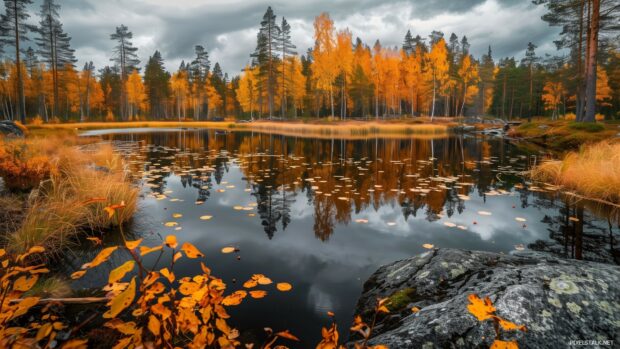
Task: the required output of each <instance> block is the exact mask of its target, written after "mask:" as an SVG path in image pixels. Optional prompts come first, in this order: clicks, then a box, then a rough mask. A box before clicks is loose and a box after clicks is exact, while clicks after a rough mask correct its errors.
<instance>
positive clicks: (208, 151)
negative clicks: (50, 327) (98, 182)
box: [76, 130, 620, 347]
mask: <svg viewBox="0 0 620 349" xmlns="http://www.w3.org/2000/svg"><path fill="white" fill-rule="evenodd" d="M104 138H105V139H107V140H110V141H115V142H117V143H116V144H117V146H118V149H119V150H121V151H123V152H124V153H125V154H126V156H127V158H128V160H129V161H130V169H131V171H132V173H134V174H135V176H136V178H137V179H138V180H140V181H141V182H142V183H143V195H144V199H143V200H142V202H141V209H140V212H139V214H138V216H137V218H136V220H135V222H134V225H135V226H134V227H133V229H132V230H133V232H134V233H135V234H136V235H140V236H142V237H144V238H145V240H147V241H148V240H149V239H150V240H152V241H159V240H160V239H161V237H160V236H162V235H166V234H169V233H175V234H177V235H178V236H179V239H180V240H185V241H190V242H192V243H193V244H195V245H196V246H198V247H199V248H200V249H201V250H202V251H203V252H205V253H206V255H207V259H208V263H209V265H210V266H212V267H213V270H214V273H215V274H216V275H219V276H221V277H223V278H224V280H226V281H227V282H229V283H233V284H234V282H233V281H235V280H244V279H245V278H247V277H249V276H250V275H252V274H253V273H264V274H267V275H268V276H270V277H271V278H273V279H274V280H280V281H287V282H291V283H292V284H293V285H294V289H293V291H292V292H290V293H287V294H285V295H281V294H278V295H275V294H274V295H273V297H272V298H270V297H266V298H265V299H262V300H260V302H257V303H253V302H251V304H248V305H245V304H244V305H243V306H242V307H240V308H239V309H235V310H234V311H235V312H236V315H238V318H239V319H241V320H239V321H240V323H238V326H240V327H242V328H246V329H252V328H258V329H260V328H262V327H264V326H265V325H269V326H271V327H274V328H275V329H284V328H288V329H290V330H291V331H293V333H295V334H297V335H299V336H300V337H302V338H306V339H307V340H308V342H305V343H304V344H302V346H303V347H312V343H313V341H314V340H315V339H317V337H318V336H319V333H320V326H321V325H322V324H325V322H326V321H327V318H326V315H325V312H326V311H328V310H331V311H335V312H336V313H337V314H338V315H339V317H338V319H339V325H340V328H347V327H348V325H349V321H350V319H351V318H352V316H353V307H354V305H355V300H356V298H357V297H358V296H359V294H360V291H361V287H362V284H363V282H364V281H365V280H366V278H367V277H368V276H370V274H371V273H372V272H373V271H374V270H376V268H378V267H379V266H380V265H382V264H385V263H389V262H393V261H395V260H398V259H402V258H407V257H410V256H412V255H415V254H417V253H420V252H423V251H424V248H423V247H422V245H423V244H425V243H428V244H433V245H435V246H437V247H452V248H464V249H472V250H486V251H496V252H503V253H509V252H510V251H512V250H515V249H528V248H529V249H533V250H539V251H545V252H549V253H553V254H557V255H561V256H564V257H568V258H576V259H586V260H596V261H601V262H606V263H617V262H619V261H620V259H619V253H618V247H617V245H618V244H617V239H618V234H619V233H620V227H619V226H618V217H617V212H613V211H612V210H610V209H609V208H606V207H599V206H593V205H592V204H590V203H585V202H577V201H575V200H574V199H573V198H572V197H571V196H569V195H564V194H562V193H559V192H558V190H557V188H553V187H551V186H545V185H542V184H532V183H529V182H528V181H527V180H526V179H524V177H523V176H522V175H521V173H522V172H523V171H526V170H527V169H528V168H529V166H530V163H532V162H533V161H540V155H539V154H529V153H525V152H523V151H520V150H519V149H517V148H516V147H514V146H511V145H510V144H506V143H504V142H503V141H501V140H490V139H480V138H472V137H462V136H459V137H457V136H455V137H449V138H444V139H438V140H429V139H416V138H411V139H381V138H371V139H363V140H345V139H312V138H298V137H285V136H281V135H272V134H264V133H260V134H259V133H255V134H253V133H251V132H217V131H212V130H203V131H189V130H182V131H177V132H146V133H139V134H133V133H116V134H110V135H106V136H104ZM175 212H178V213H182V214H183V217H182V218H180V219H177V221H178V222H179V226H178V227H174V228H169V227H165V226H164V225H163V223H164V222H166V221H170V220H174V218H173V217H172V215H173V213H175ZM205 215H208V216H212V219H209V220H201V219H200V217H203V216H205ZM175 229H178V230H175ZM231 245H232V246H237V247H239V248H240V250H241V253H240V257H241V259H240V260H234V258H231V257H230V256H228V255H222V254H221V253H219V249H220V248H221V247H223V246H231ZM76 264H78V265H79V263H78V262H77V261H76ZM181 267H182V268H185V273H186V274H191V273H192V270H193V269H192V268H195V266H194V265H191V264H187V265H185V266H184V267H183V264H181ZM93 282H94V283H95V281H94V280H93ZM237 286H238V287H241V286H240V285H237ZM237 286H233V287H232V289H235V287H237ZM274 292H276V291H274Z"/></svg>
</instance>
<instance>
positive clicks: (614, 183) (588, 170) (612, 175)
mask: <svg viewBox="0 0 620 349" xmlns="http://www.w3.org/2000/svg"><path fill="white" fill-rule="evenodd" d="M532 178H534V179H536V180H541V181H544V182H550V183H553V184H555V185H560V186H562V187H564V188H566V189H569V190H573V191H575V192H576V193H577V194H579V195H582V196H585V197H587V198H591V199H596V200H603V201H608V202H612V203H615V204H620V143H618V142H612V141H603V142H599V143H596V144H590V145H585V146H582V147H581V149H580V150H579V152H571V153H568V154H567V155H566V156H565V157H564V160H561V161H549V162H545V163H543V164H541V165H539V166H537V167H536V168H534V169H533V170H532Z"/></svg>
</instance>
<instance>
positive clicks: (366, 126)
mask: <svg viewBox="0 0 620 349" xmlns="http://www.w3.org/2000/svg"><path fill="white" fill-rule="evenodd" d="M451 126H452V123H451V122H445V121H440V122H434V123H431V122H430V121H429V120H426V119H416V120H390V121H368V122H366V121H327V120H319V121H309V122H304V121H298V122H295V121H287V122H276V121H255V122H249V123H239V122H229V121H221V122H214V121H183V122H179V121H132V122H86V123H66V124H44V125H39V126H33V127H30V129H31V130H32V132H35V133H36V132H41V131H44V130H46V129H47V130H49V129H64V130H94V129H108V128H111V129H114V128H178V127H186V128H213V129H220V130H251V131H256V132H270V133H278V134H283V135H289V136H317V137H321V136H338V137H367V136H373V135H387V136H389V135H401V136H402V135H429V136H433V135H445V134H447V132H448V130H449V128H450V127H451Z"/></svg>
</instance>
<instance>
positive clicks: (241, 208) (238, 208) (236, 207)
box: [233, 206, 243, 211]
mask: <svg viewBox="0 0 620 349" xmlns="http://www.w3.org/2000/svg"><path fill="white" fill-rule="evenodd" d="M233 209H234V210H235V211H241V210H243V206H235V207H233Z"/></svg>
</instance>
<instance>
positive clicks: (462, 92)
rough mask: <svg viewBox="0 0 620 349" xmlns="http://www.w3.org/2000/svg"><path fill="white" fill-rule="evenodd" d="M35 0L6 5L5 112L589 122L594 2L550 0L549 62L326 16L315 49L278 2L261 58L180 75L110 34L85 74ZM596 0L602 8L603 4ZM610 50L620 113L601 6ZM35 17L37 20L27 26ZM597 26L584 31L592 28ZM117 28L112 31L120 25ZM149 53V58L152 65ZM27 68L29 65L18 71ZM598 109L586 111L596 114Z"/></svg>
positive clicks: (264, 33)
mask: <svg viewBox="0 0 620 349" xmlns="http://www.w3.org/2000/svg"><path fill="white" fill-rule="evenodd" d="M30 2H31V1H28V0H20V1H7V2H6V3H7V5H6V6H7V7H6V8H7V13H6V14H5V15H4V16H3V17H2V21H3V22H2V23H3V28H4V34H3V35H4V37H3V40H2V42H3V44H4V45H3V47H4V51H5V54H4V57H5V60H4V61H3V62H2V66H1V67H0V77H1V79H2V80H1V81H0V82H1V90H0V93H1V101H2V103H1V114H2V116H3V118H4V119H9V120H12V119H15V120H22V121H23V122H26V121H30V122H50V121H52V122H59V121H70V120H72V121H87V120H88V121H103V120H105V121H113V120H117V121H123V120H125V121H126V120H169V119H177V120H188V119H193V120H219V119H222V118H237V119H247V118H250V119H261V118H274V117H277V118H283V119H292V118H319V117H325V116H334V117H338V118H341V119H347V118H368V117H374V118H385V117H394V116H405V115H409V116H412V115H413V116H420V115H427V116H469V115H494V116H497V117H500V118H503V119H512V118H519V117H532V116H543V115H546V116H550V117H552V118H558V117H560V116H564V115H567V114H570V115H573V117H576V115H578V116H579V117H578V119H582V118H586V117H588V118H590V117H593V116H594V114H592V115H590V114H587V113H586V109H587V108H586V107H585V105H586V94H585V92H586V87H585V86H586V81H587V80H588V76H589V75H588V74H590V75H592V74H593V73H591V72H590V71H589V70H586V67H589V65H588V64H589V62H588V59H589V57H590V56H589V55H588V54H587V52H586V51H587V49H588V47H589V45H590V43H591V39H593V38H590V34H589V33H590V31H589V30H587V28H588V25H589V23H590V21H591V20H590V18H589V17H587V15H586V13H590V12H591V8H590V7H591V4H590V3H591V2H590V1H586V2H584V1H582V2H581V4H580V5H579V2H575V4H576V5H574V6H572V7H567V6H560V4H559V3H561V2H556V1H539V2H540V6H547V7H548V9H549V12H548V14H547V15H545V17H544V18H543V19H544V20H545V21H547V22H549V24H550V25H553V26H558V27H561V28H562V34H561V38H560V39H559V40H558V41H557V42H556V45H557V46H558V48H559V49H561V51H559V55H557V56H540V55H538V54H537V52H536V49H537V46H536V45H537V43H534V42H529V43H527V45H524V47H523V52H524V55H523V58H521V59H516V58H514V57H495V56H494V55H493V49H492V46H493V43H488V45H489V46H488V52H487V53H486V54H484V55H482V56H481V57H474V56H472V55H471V53H470V52H469V48H470V43H469V41H468V38H467V36H466V34H467V33H462V34H461V35H458V34H456V33H451V34H449V35H448V34H447V33H443V32H440V31H433V32H432V33H430V34H427V35H424V34H423V33H418V34H416V33H415V31H414V30H408V29H407V28H403V33H404V39H403V41H402V42H403V44H402V46H400V47H389V46H384V45H382V43H381V42H379V41H376V42H374V43H367V42H363V41H361V40H360V39H359V38H357V37H356V36H355V35H356V33H352V32H350V31H349V30H348V29H346V28H341V29H337V23H334V21H333V20H332V19H331V18H330V16H329V14H328V13H322V14H320V15H318V16H317V17H316V19H315V21H314V39H315V42H316V43H315V45H314V47H311V48H309V49H308V50H307V51H303V49H302V48H297V47H295V45H293V43H292V40H291V27H290V25H289V24H288V22H287V20H286V18H284V17H282V18H281V19H279V18H277V17H276V14H275V12H274V11H273V10H272V8H268V9H267V11H266V12H265V14H264V16H263V18H262V20H261V21H260V23H259V24H260V29H259V31H258V34H257V41H256V49H255V51H254V52H248V55H249V58H250V62H251V63H250V64H248V65H247V66H245V67H239V68H240V73H239V74H238V75H234V76H230V75H228V74H227V73H224V72H223V71H222V69H221V67H220V65H219V64H218V63H217V62H211V61H210V59H209V52H208V49H207V48H206V47H204V46H201V45H198V44H197V45H196V46H195V56H194V57H187V60H186V61H184V62H182V63H181V65H180V66H179V68H178V70H177V71H173V72H169V71H166V69H165V67H164V59H165V57H162V54H161V53H160V52H159V51H155V52H154V53H152V54H151V55H150V56H147V55H148V54H149V53H147V52H138V50H137V48H136V47H134V45H133V43H132V37H133V35H132V31H131V30H130V28H128V27H127V26H125V25H120V26H118V27H116V29H115V30H113V31H112V34H111V35H110V40H112V41H113V42H114V43H115V48H114V51H113V52H110V53H109V54H110V56H111V57H112V58H111V64H110V65H109V66H104V67H95V66H94V65H93V64H92V62H90V63H86V64H85V65H84V66H83V67H77V66H76V62H77V59H76V57H75V52H74V50H73V49H72V47H71V36H70V33H66V32H65V31H64V29H63V26H62V18H61V16H60V13H61V8H60V4H59V3H57V2H56V1H54V0H46V1H44V2H43V4H42V5H41V8H40V10H39V12H38V13H36V14H35V13H32V14H31V13H29V12H28V9H29V7H27V5H28V4H29V3H30ZM597 3H598V2H597ZM600 6H601V7H600V8H599V9H597V11H599V12H600V19H599V20H600V24H599V26H600V34H599V36H600V38H597V40H600V43H599V44H598V46H600V49H599V50H598V53H597V55H596V56H595V57H596V62H590V63H592V64H595V65H596V66H597V69H595V70H594V71H595V74H594V75H592V76H591V78H592V79H594V81H595V85H596V92H595V100H596V107H597V110H596V113H597V114H599V117H600V118H604V117H607V118H612V119H613V118H616V117H617V116H618V112H619V111H618V104H619V103H618V102H619V101H620V70H619V62H620V52H619V51H618V50H619V49H618V41H617V40H615V39H617V37H616V36H614V35H615V34H614V33H616V31H615V30H616V29H617V22H615V21H614V18H613V16H611V12H610V11H613V10H614V7H615V6H614V5H613V2H612V1H602V4H601V5H600ZM31 15H36V16H37V17H38V18H40V22H39V24H38V25H37V26H32V25H28V24H26V20H27V19H28V18H29V17H30V16H31ZM584 28H586V29H584ZM111 29H112V28H111ZM146 57H148V58H146ZM17 67H20V68H19V69H18V68H17ZM586 114H587V115H586Z"/></svg>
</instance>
